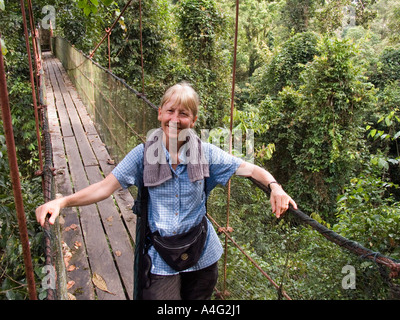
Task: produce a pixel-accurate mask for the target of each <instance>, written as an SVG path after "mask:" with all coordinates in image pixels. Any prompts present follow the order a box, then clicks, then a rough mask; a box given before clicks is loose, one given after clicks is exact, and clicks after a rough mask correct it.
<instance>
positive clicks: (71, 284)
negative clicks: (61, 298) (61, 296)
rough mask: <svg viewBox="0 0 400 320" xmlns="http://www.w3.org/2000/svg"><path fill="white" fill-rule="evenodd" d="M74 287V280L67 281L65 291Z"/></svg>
mask: <svg viewBox="0 0 400 320" xmlns="http://www.w3.org/2000/svg"><path fill="white" fill-rule="evenodd" d="M74 285H75V281H74V280H71V281H68V283H67V290H69V289H71V288H72V287H73V286H74Z"/></svg>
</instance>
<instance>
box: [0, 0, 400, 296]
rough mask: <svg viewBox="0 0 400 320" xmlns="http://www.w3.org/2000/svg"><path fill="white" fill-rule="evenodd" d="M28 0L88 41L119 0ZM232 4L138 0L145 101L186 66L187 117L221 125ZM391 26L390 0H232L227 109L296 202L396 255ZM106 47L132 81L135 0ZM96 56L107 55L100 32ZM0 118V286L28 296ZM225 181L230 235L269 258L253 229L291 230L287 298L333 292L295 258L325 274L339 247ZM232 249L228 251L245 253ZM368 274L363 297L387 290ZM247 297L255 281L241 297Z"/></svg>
mask: <svg viewBox="0 0 400 320" xmlns="http://www.w3.org/2000/svg"><path fill="white" fill-rule="evenodd" d="M14 2H15V1H7V0H0V33H1V36H2V37H1V40H2V47H3V52H2V54H3V55H4V58H5V62H6V70H7V81H8V88H9V92H10V100H11V107H12V113H13V121H14V122H13V125H14V130H15V134H16V144H17V149H18V150H17V152H18V158H19V161H20V163H19V164H20V170H21V179H22V182H23V193H24V196H25V200H26V203H25V206H26V207H27V212H28V214H31V213H32V212H33V210H34V208H35V206H36V205H37V204H38V203H40V201H41V196H40V186H39V185H40V181H39V180H38V179H37V178H34V176H33V174H32V172H34V170H35V169H36V168H37V156H38V150H37V147H36V142H35V135H34V120H33V119H34V117H33V111H32V101H31V97H30V87H29V83H28V79H29V77H28V65H27V59H26V48H25V46H24V45H25V44H24V40H23V30H22V22H21V21H22V18H21V12H20V7H19V5H17V4H16V3H14ZM33 3H34V4H33V5H34V15H35V19H36V21H37V22H38V23H43V19H47V18H46V14H47V13H48V12H49V11H46V10H45V9H43V8H44V7H45V6H50V7H53V8H54V9H55V10H54V12H55V30H54V32H55V34H56V35H58V36H62V37H64V38H66V39H67V40H68V41H70V42H71V43H72V44H74V46H75V47H77V48H78V49H80V50H82V51H83V52H85V53H90V51H91V50H92V49H93V48H94V46H95V45H96V44H97V43H98V42H99V41H100V39H101V38H102V36H103V35H104V32H105V31H104V30H105V29H106V28H108V27H109V26H110V25H111V24H112V22H113V21H114V20H115V18H116V17H117V16H118V15H119V13H120V10H121V9H122V8H123V6H124V4H125V3H126V1H112V0H73V1H67V0H38V1H33ZM46 8H48V7H46ZM234 13H235V4H234V2H233V1H227V0H223V1H215V0H179V1H178V0H149V1H142V25H143V29H142V36H143V56H144V83H145V93H146V95H147V97H148V98H149V99H150V100H151V101H152V102H153V103H155V104H158V103H159V101H160V97H161V95H162V94H163V92H164V91H165V89H166V88H167V87H169V86H170V85H172V84H174V83H176V82H179V81H182V80H186V81H189V82H190V83H192V84H193V86H194V87H195V89H196V90H197V91H198V92H199V94H200V96H201V103H202V108H201V112H200V117H199V121H198V125H197V126H198V128H206V129H214V128H224V127H225V128H229V109H230V89H231V79H232V64H233V35H234V23H235V19H234ZM399 26H400V0H363V1H350V0H337V1H329V0H301V1H299V0H279V1H270V0H245V1H241V3H240V16H239V34H238V50H237V72H236V88H235V112H234V127H235V128H238V129H242V130H246V129H252V130H254V152H255V163H256V164H258V165H260V166H263V167H265V168H267V169H268V170H269V171H270V172H271V173H272V174H273V175H274V176H275V177H276V178H277V179H278V181H279V182H280V183H281V184H282V185H283V186H284V188H285V190H286V191H287V192H288V193H289V194H290V195H292V197H293V198H294V199H295V200H296V202H297V203H298V205H299V207H300V208H301V209H302V210H303V211H304V212H306V213H308V214H310V215H311V216H312V217H314V218H315V219H317V220H318V221H320V222H321V223H324V224H326V225H328V226H329V227H330V228H332V229H334V230H335V231H336V232H338V233H340V234H341V235H343V236H345V237H347V238H349V239H352V240H355V241H358V242H359V243H361V244H362V245H364V246H366V247H368V248H370V249H372V250H374V251H379V252H381V253H382V254H385V255H388V256H391V257H393V258H397V259H399V258H400V249H399V246H400V232H399V231H400V203H399V202H400V189H399V187H398V185H399V184H400V165H399V161H400V150H399V137H400V110H399V109H400V39H399V34H400V30H399ZM110 58H111V70H112V72H113V73H115V74H116V75H117V76H119V77H121V78H123V79H125V80H126V81H127V82H128V83H129V84H130V85H132V86H133V87H136V88H138V90H139V91H140V88H141V81H142V79H141V54H140V29H139V1H137V0H135V1H133V2H132V4H131V7H130V8H129V9H128V10H127V11H126V13H125V14H124V15H123V18H121V19H120V20H119V21H118V24H117V26H116V28H115V29H114V30H113V31H112V33H111V55H110ZM94 60H95V61H97V62H99V63H100V64H101V65H103V66H104V67H108V55H107V45H106V43H105V44H103V45H102V46H100V48H99V50H98V51H97V52H96V54H95V56H94ZM0 130H1V131H0V168H1V175H0V231H1V233H0V262H1V264H0V265H1V268H0V298H7V299H18V298H25V297H26V289H25V286H24V284H25V279H24V275H23V268H22V265H23V264H22V262H21V258H20V251H21V246H20V244H19V240H18V233H17V228H16V221H15V215H14V204H13V198H12V196H11V195H10V190H11V187H10V181H9V171H8V162H7V156H6V146H5V139H4V136H3V131H2V130H3V129H2V128H0ZM31 194H35V195H36V196H35V197H32V196H31ZM232 194H233V196H232V201H231V205H230V207H231V215H232V216H233V218H232V223H233V224H236V225H237V226H238V228H240V229H241V232H238V233H237V234H234V236H235V237H236V239H238V240H239V241H240V242H241V243H243V245H244V246H245V247H247V248H251V250H252V252H253V253H252V254H253V255H254V256H256V257H257V259H258V260H259V261H264V262H265V261H269V260H270V259H269V258H270V257H271V256H273V255H274V254H275V252H276V251H277V250H280V249H281V247H282V246H277V247H274V246H272V245H271V246H270V247H269V248H268V249H267V248H266V246H265V243H272V242H273V243H278V242H279V243H280V241H281V240H278V239H282V234H287V230H288V229H289V228H290V229H291V234H292V236H291V240H290V241H289V240H288V239H286V238H285V237H284V239H286V240H287V245H286V248H289V247H290V246H289V243H291V246H292V247H293V248H295V245H294V242H295V241H294V240H293V239H301V240H298V242H299V243H300V242H301V243H302V248H301V249H299V248H297V249H293V250H292V251H293V252H291V254H292V256H291V258H290V259H283V258H282V259H281V260H282V261H280V260H279V261H278V262H279V263H280V264H281V265H285V266H286V267H287V268H288V266H289V265H290V263H289V262H288V261H289V260H290V261H291V263H292V265H291V268H292V270H296V272H294V271H293V272H294V273H293V276H292V277H291V276H290V275H289V280H288V282H290V283H291V286H292V287H294V288H295V289H293V290H294V292H301V294H299V295H298V297H299V298H321V297H322V298H341V297H344V296H341V293H340V292H339V293H338V291H337V290H336V289H335V290H334V289H333V288H330V287H329V286H328V285H327V281H325V282H324V281H322V280H321V281H320V282H317V281H316V282H311V283H310V282H308V283H302V281H300V280H301V279H304V278H306V277H311V273H310V271H308V273H307V272H306V271H304V272H302V271H301V270H302V267H301V263H300V261H303V265H302V266H303V267H304V268H305V266H306V265H308V266H311V265H312V268H314V269H313V270H314V271H313V272H315V278H317V277H319V276H318V275H317V273H318V274H319V275H321V274H323V275H325V276H326V277H329V276H328V275H326V274H327V273H328V272H327V269H325V268H327V266H326V265H323V263H322V262H321V261H324V260H329V262H328V264H329V263H332V264H334V263H336V262H335V261H339V260H340V259H339V258H338V256H340V255H341V253H340V252H336V253H335V254H336V255H338V256H336V258H332V256H330V257H328V255H327V254H326V253H325V254H324V251H323V250H324V247H325V244H324V243H325V242H326V241H325V242H324V240H322V239H321V238H320V237H318V236H317V235H316V234H315V233H313V232H312V231H311V230H309V229H307V228H300V227H298V226H297V224H295V223H293V221H291V219H290V217H287V218H284V219H283V220H282V221H280V222H277V221H275V220H274V218H273V216H272V214H271V213H270V210H269V205H268V201H267V199H266V198H265V197H264V196H263V195H262V194H260V192H259V190H255V189H254V188H252V187H251V185H250V183H249V182H248V181H246V180H243V179H237V178H234V179H233V188H232ZM225 198H226V196H225V190H224V189H223V188H218V189H216V190H215V192H214V193H213V195H212V196H211V199H210V205H209V207H210V211H211V212H214V213H215V215H216V216H217V217H218V219H219V220H220V221H223V219H225V218H224V215H225V213H226V199H225ZM28 220H29V224H30V232H31V237H32V246H33V248H36V249H35V250H36V251H35V250H34V252H35V254H37V257H36V258H35V263H36V265H37V266H38V269H37V273H38V277H39V278H40V261H39V260H40V259H42V258H40V257H39V253H38V252H39V251H40V249H38V248H40V245H39V243H40V241H39V239H40V237H41V233H40V231H39V230H38V227H37V226H36V225H35V223H34V222H33V217H30V219H28ZM271 225H273V227H272V226H271ZM286 240H285V241H286ZM316 248H318V250H320V251H318V252H317V251H316ZM274 250H275V251H274ZM231 254H237V255H239V253H237V252H231ZM318 254H319V256H318ZM316 260H319V261H320V262H319V264H318V263H316V262H315V261H316ZM235 261H236V260H235ZM240 261H241V260H239V262H238V261H236V262H232V265H235V263H236V264H237V265H241V267H245V268H250V267H251V266H248V265H246V266H243V262H240ZM296 261H297V262H296ZM276 267H277V266H276ZM368 267H369V266H366V267H365V268H366V270H367V269H368ZM232 268H233V267H232ZM265 268H269V267H268V266H265ZM289 269H290V268H289ZM295 280H297V283H298V284H296V281H295ZM38 281H39V280H38ZM243 281H245V280H243ZM332 281H333V280H332ZM335 281H336V280H335ZM241 285H242V287H246V286H248V285H249V284H245V283H242V284H241ZM296 286H297V287H296ZM379 286H380V285H379V284H376V288H372V289H371V290H372V291H371V292H372V293H371V292H369V293H368V294H366V295H365V296H361V297H367V298H377V297H379V298H387V297H388V296H387V292H386V293H382V292H381V291H380V290H379ZM328 287H329V288H328ZM257 297H258V296H257V293H255V294H254V295H252V296H249V297H248V298H257ZM346 297H349V296H346ZM359 298H360V296H359Z"/></svg>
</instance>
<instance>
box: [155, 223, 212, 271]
mask: <svg viewBox="0 0 400 320" xmlns="http://www.w3.org/2000/svg"><path fill="white" fill-rule="evenodd" d="M207 228H208V226H207V219H206V217H205V216H204V217H203V219H202V220H201V222H200V223H199V224H198V225H197V226H195V227H193V228H191V229H190V230H189V231H188V232H185V233H182V234H178V235H176V236H171V237H161V236H160V233H159V232H158V231H156V232H154V233H152V235H151V239H152V242H153V245H154V248H155V249H156V250H157V252H158V253H159V254H160V256H161V258H163V259H164V261H165V262H166V263H167V264H168V265H169V266H170V267H171V268H172V269H174V270H176V271H182V270H186V269H188V268H190V267H193V266H194V265H195V264H196V263H197V262H198V261H199V259H200V256H201V254H202V252H203V248H204V244H205V242H206V239H207Z"/></svg>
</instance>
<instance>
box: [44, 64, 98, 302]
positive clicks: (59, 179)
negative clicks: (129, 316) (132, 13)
mask: <svg viewBox="0 0 400 320" xmlns="http://www.w3.org/2000/svg"><path fill="white" fill-rule="evenodd" d="M49 59H50V58H49V57H48V58H45V59H44V63H45V70H46V75H48V74H49V73H48V72H49V69H48V60H49ZM46 92H47V97H46V98H47V115H48V121H49V131H50V137H51V143H52V148H53V166H54V168H55V169H56V171H55V173H56V176H55V179H54V181H55V191H56V193H61V194H63V195H69V194H71V193H72V187H71V181H70V175H69V171H68V166H67V162H66V158H65V150H64V145H63V142H62V138H61V131H60V127H59V123H58V117H57V112H56V109H55V101H54V94H53V88H52V84H51V81H50V79H49V77H48V76H47V77H46ZM59 221H60V227H61V231H62V242H63V243H65V244H66V245H67V247H68V248H73V249H74V250H73V251H70V252H71V254H72V257H71V259H70V261H69V265H68V266H70V265H74V266H75V269H74V270H73V271H70V272H67V280H66V281H71V280H72V281H74V283H75V284H74V285H73V286H72V287H71V288H70V289H69V292H70V293H71V294H73V295H74V296H75V297H76V298H77V299H78V300H80V299H82V300H93V299H94V288H93V285H92V284H91V277H90V270H89V263H88V260H87V257H86V252H85V250H84V248H80V247H78V249H75V244H77V243H83V236H82V231H81V229H80V223H79V219H78V215H77V211H76V209H74V208H66V209H63V210H62V212H61V214H60V218H59ZM71 225H76V226H77V227H76V228H74V229H72V232H67V231H65V227H66V226H71ZM70 230H71V228H70ZM64 253H65V252H64ZM59 258H61V257H59ZM61 263H64V262H63V261H62V262H61ZM68 266H67V267H68Z"/></svg>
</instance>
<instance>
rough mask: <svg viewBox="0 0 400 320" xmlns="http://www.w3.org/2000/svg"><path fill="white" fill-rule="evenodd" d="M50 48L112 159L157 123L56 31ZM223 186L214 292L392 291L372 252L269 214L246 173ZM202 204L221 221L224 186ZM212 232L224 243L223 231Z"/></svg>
mask: <svg viewBox="0 0 400 320" xmlns="http://www.w3.org/2000/svg"><path fill="white" fill-rule="evenodd" d="M53 51H55V53H56V56H57V57H58V58H59V59H60V60H61V62H62V64H63V66H64V68H65V69H66V70H67V72H68V74H69V76H70V78H71V80H72V81H73V83H74V85H75V87H76V88H77V90H78V92H79V95H80V97H81V99H82V100H83V102H84V104H85V105H86V107H87V110H88V112H89V114H90V115H91V116H92V118H93V121H94V123H95V125H96V127H97V129H98V131H99V132H100V133H101V135H102V139H103V142H104V143H105V144H106V146H107V148H108V150H109V151H110V154H111V155H112V156H113V157H114V159H115V160H116V162H118V161H120V160H122V158H123V157H124V156H125V155H126V154H127V153H128V152H129V151H130V150H131V149H132V148H133V147H135V146H136V145H138V144H139V143H142V142H143V141H144V140H145V138H146V134H147V132H148V131H149V130H151V129H154V128H157V127H158V126H159V124H158V121H157V113H156V112H155V110H154V109H155V107H154V105H152V104H151V103H148V102H146V101H144V99H143V98H142V97H140V94H138V93H137V92H136V91H135V90H134V89H132V88H130V87H129V86H128V85H127V84H126V83H125V82H124V81H123V80H122V79H119V78H117V77H116V76H114V75H112V74H111V73H110V72H108V71H107V70H106V69H104V68H102V67H100V66H99V65H97V64H95V63H93V61H92V60H90V59H88V58H87V57H85V56H84V55H83V54H82V53H81V52H79V51H77V50H76V49H75V48H73V47H72V46H71V45H70V44H69V43H68V42H67V41H65V40H63V39H61V38H54V39H53ZM231 190H232V195H231V201H230V211H231V213H230V227H232V228H233V230H234V231H233V232H232V233H230V237H232V239H233V240H234V241H235V242H236V243H237V244H238V245H239V247H240V248H238V247H237V246H235V245H233V244H232V241H231V240H228V249H227V252H226V254H227V257H226V261H227V263H226V265H225V264H224V262H223V261H224V259H223V258H222V259H221V260H220V263H219V281H218V284H217V290H216V291H217V292H218V294H216V295H215V296H214V298H215V299H219V298H223V299H245V300H256V299H259V300H264V299H274V300H275V299H287V298H288V297H289V298H291V299H398V298H399V296H400V295H399V280H398V279H392V277H390V272H391V270H390V269H389V268H387V267H386V266H383V265H381V264H379V263H377V262H376V261H375V260H374V259H373V257H372V258H371V256H369V257H368V258H369V259H366V258H367V257H365V256H364V257H362V256H360V254H355V253H353V252H350V251H349V250H347V249H346V248H344V247H342V246H340V245H338V244H336V243H334V242H332V241H328V240H327V239H326V238H325V237H324V236H323V235H322V234H321V233H320V232H317V231H316V230H314V229H313V228H312V227H310V225H309V224H305V223H304V221H301V220H300V219H299V217H298V216H296V215H295V214H293V213H287V214H286V215H285V217H284V218H283V219H280V220H278V219H276V218H275V217H274V216H273V215H272V213H271V209H270V206H269V199H268V196H267V195H266V194H265V193H264V192H263V191H262V190H260V189H258V188H255V187H254V185H253V184H252V182H251V181H249V180H247V179H241V178H237V177H235V178H233V179H232V188H231ZM250 193H251V196H249V194H250ZM134 195H135V194H134ZM253 199H257V201H256V202H254V200H253ZM208 211H209V213H210V214H211V215H212V217H213V219H215V221H216V222H217V223H218V224H220V225H222V226H223V225H224V224H225V221H226V189H224V188H222V187H217V188H216V189H215V190H214V191H213V192H212V194H211V195H210V198H209V201H208ZM220 239H221V242H222V243H224V241H225V234H224V233H223V232H220ZM351 240H354V241H357V239H351ZM242 251H245V253H246V255H247V257H246V256H245V255H244V254H243V253H242ZM256 266H257V267H256ZM260 269H261V270H263V272H261V271H260ZM266 275H267V276H269V277H270V279H268V278H267V276H266ZM271 280H273V282H274V284H275V286H274V284H272V282H271Z"/></svg>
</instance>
